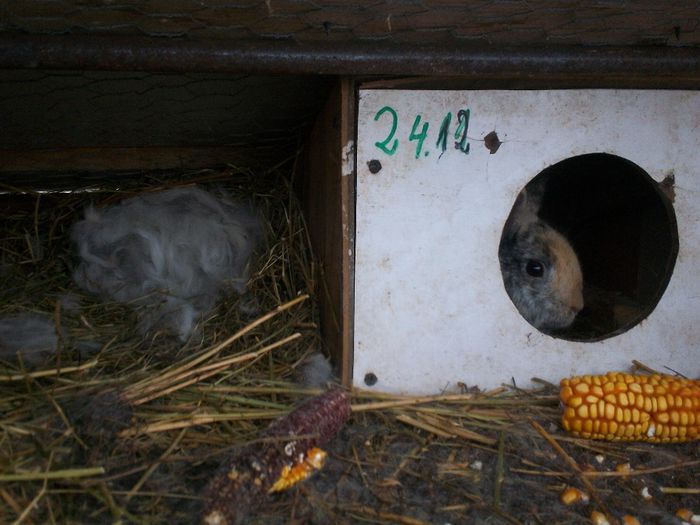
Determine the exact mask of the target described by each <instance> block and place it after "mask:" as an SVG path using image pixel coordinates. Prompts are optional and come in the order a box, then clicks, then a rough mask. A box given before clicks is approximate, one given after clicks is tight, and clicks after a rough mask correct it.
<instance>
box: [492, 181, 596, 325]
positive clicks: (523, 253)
mask: <svg viewBox="0 0 700 525" xmlns="http://www.w3.org/2000/svg"><path fill="white" fill-rule="evenodd" d="M540 204H541V191H539V190H538V188H536V187H535V188H534V191H532V190H530V189H528V188H526V189H524V190H523V191H522V192H521V193H520V195H518V198H517V200H516V203H515V206H514V207H513V210H512V211H511V214H510V216H509V217H508V220H507V221H506V225H505V227H504V230H503V235H502V237H501V244H500V247H499V251H498V257H499V260H500V263H501V273H502V274H503V282H504V284H505V288H506V291H507V292H508V295H509V296H510V298H511V300H512V301H513V304H514V305H515V307H516V308H517V309H518V311H519V312H520V314H521V315H522V316H523V317H524V318H525V319H526V320H527V321H528V322H529V323H530V324H532V325H533V326H534V327H536V328H540V329H543V330H561V329H564V328H566V327H568V326H570V325H571V324H572V323H573V321H574V319H575V317H576V315H577V314H578V313H579V312H580V311H581V309H582V308H583V277H582V273H581V266H580V263H579V259H578V257H577V255H576V253H575V252H574V249H573V248H572V246H571V244H570V243H569V241H568V240H567V239H566V238H565V237H564V236H563V235H562V234H560V233H559V232H558V231H556V230H555V229H554V228H552V226H550V225H549V224H548V223H546V222H545V221H543V220H542V219H540V218H539V217H538V215H537V212H538V210H539V208H540Z"/></svg>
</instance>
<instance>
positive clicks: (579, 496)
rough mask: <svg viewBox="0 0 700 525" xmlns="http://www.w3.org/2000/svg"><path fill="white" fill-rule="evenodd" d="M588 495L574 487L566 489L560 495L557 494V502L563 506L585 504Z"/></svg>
mask: <svg viewBox="0 0 700 525" xmlns="http://www.w3.org/2000/svg"><path fill="white" fill-rule="evenodd" d="M588 499H589V498H588V494H586V493H585V492H583V491H581V490H579V489H577V488H576V487H566V488H565V489H564V490H563V491H562V493H561V494H559V501H561V502H562V503H563V504H564V505H573V504H574V503H587V502H588Z"/></svg>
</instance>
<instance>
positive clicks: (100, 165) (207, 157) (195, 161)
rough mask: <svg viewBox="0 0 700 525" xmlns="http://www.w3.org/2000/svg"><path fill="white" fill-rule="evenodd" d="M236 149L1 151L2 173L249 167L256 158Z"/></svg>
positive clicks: (153, 148)
mask: <svg viewBox="0 0 700 525" xmlns="http://www.w3.org/2000/svg"><path fill="white" fill-rule="evenodd" d="M241 150H242V148H240V147H238V148H234V147H225V146H221V147H144V148H111V147H104V148H66V149H39V150H33V149H0V172H17V173H19V172H47V173H56V172H67V171H72V172H76V171H103V170H109V171H112V172H114V171H123V170H170V169H199V168H213V167H218V166H225V165H227V164H233V165H245V166H249V165H250V164H251V163H252V162H253V157H252V156H251V155H249V154H246V155H243V154H241Z"/></svg>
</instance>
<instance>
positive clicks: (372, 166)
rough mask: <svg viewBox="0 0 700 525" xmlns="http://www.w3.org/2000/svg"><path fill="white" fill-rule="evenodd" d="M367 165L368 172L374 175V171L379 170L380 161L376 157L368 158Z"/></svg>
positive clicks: (380, 166)
mask: <svg viewBox="0 0 700 525" xmlns="http://www.w3.org/2000/svg"><path fill="white" fill-rule="evenodd" d="M367 167H368V168H369V172H370V173H371V174H372V175H374V174H375V173H379V171H380V170H381V169H382V163H381V162H379V161H378V160H377V159H374V160H370V161H369V162H368V163H367Z"/></svg>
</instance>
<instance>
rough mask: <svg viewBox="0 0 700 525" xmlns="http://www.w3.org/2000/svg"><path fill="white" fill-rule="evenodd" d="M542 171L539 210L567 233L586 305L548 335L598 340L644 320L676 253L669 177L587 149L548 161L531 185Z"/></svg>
mask: <svg viewBox="0 0 700 525" xmlns="http://www.w3.org/2000/svg"><path fill="white" fill-rule="evenodd" d="M540 177H542V178H544V180H546V181H547V182H546V184H545V187H544V188H545V189H544V195H543V198H542V205H541V208H540V211H539V216H540V218H542V219H544V220H545V221H547V222H549V223H550V224H551V225H552V226H554V227H555V228H556V229H557V230H559V231H560V232H561V233H562V234H564V235H565V236H566V237H567V238H568V239H569V241H570V243H571V244H572V246H573V248H574V250H575V251H576V253H577V254H578V257H579V261H580V263H581V269H582V272H583V281H584V284H583V296H584V302H585V306H584V308H583V310H581V312H579V314H578V315H577V317H576V319H575V321H574V323H573V324H572V325H571V326H569V327H568V328H566V329H564V330H561V331H558V332H557V333H552V334H550V335H554V336H556V337H560V338H563V339H568V340H575V341H598V340H601V339H605V338H608V337H612V336H614V335H618V334H621V333H623V332H625V331H627V330H629V329H630V328H632V327H633V326H635V325H636V324H638V323H640V322H641V321H643V320H644V319H645V318H646V317H648V316H649V314H650V313H651V312H652V311H653V310H654V308H655V307H656V305H657V303H658V302H659V300H660V299H661V296H662V295H663V293H664V291H665V290H666V286H667V285H668V282H669V280H670V278H671V274H672V273H673V268H674V265H675V262H676V255H677V254H678V230H677V226H676V217H675V213H674V211H673V204H672V199H673V175H672V174H669V175H668V176H667V178H666V179H665V180H664V181H663V182H661V183H657V182H656V181H654V180H653V179H652V178H651V177H650V176H649V174H648V173H646V172H645V171H644V170H643V169H642V168H641V167H639V166H637V165H636V164H635V163H633V162H631V161H629V160H626V159H624V158H621V157H618V156H615V155H610V154H606V153H592V154H587V155H580V156H576V157H571V158H568V159H565V160H563V161H561V162H558V163H556V164H554V165H552V166H549V167H548V168H546V169H545V170H543V171H542V172H540V173H539V174H538V175H537V176H536V177H535V178H534V179H533V180H532V181H531V182H530V183H529V184H533V183H535V182H536V181H537V179H539V178H540ZM529 184H528V185H529Z"/></svg>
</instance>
